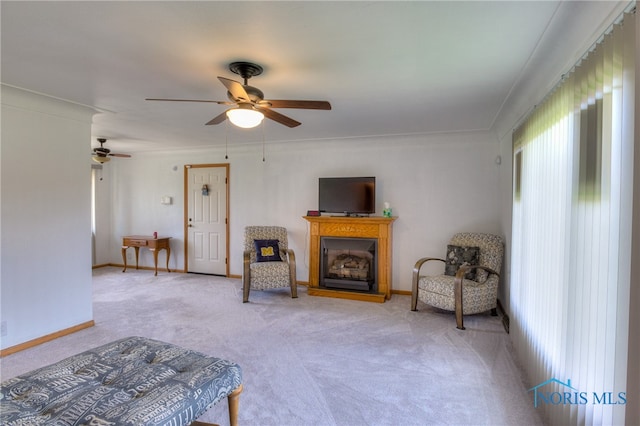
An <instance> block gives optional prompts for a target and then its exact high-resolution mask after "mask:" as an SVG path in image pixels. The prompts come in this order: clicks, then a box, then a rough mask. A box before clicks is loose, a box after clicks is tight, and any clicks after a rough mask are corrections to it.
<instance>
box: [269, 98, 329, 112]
mask: <svg viewBox="0 0 640 426" xmlns="http://www.w3.org/2000/svg"><path fill="white" fill-rule="evenodd" d="M264 103H265V104H268V105H269V106H270V107H271V108H297V109H324V110H330V109H331V104H330V103H329V102H327V101H288V100H277V99H269V100H265V101H264Z"/></svg>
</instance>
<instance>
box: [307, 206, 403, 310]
mask: <svg viewBox="0 0 640 426" xmlns="http://www.w3.org/2000/svg"><path fill="white" fill-rule="evenodd" d="M304 219H305V220H307V221H308V222H309V223H310V231H309V234H310V241H309V289H308V294H309V295H311V296H326V297H338V298H342V299H352V300H364V301H368V302H378V303H383V302H384V301H385V300H388V299H390V298H391V264H392V261H391V259H392V257H391V246H392V240H391V229H392V226H391V225H392V224H393V221H394V220H396V218H395V217H378V216H376V217H343V216H304ZM321 237H346V238H375V239H377V240H378V271H377V272H378V274H377V275H378V291H377V293H361V292H354V291H349V290H334V289H327V288H321V287H320V255H321V253H320V238H321Z"/></svg>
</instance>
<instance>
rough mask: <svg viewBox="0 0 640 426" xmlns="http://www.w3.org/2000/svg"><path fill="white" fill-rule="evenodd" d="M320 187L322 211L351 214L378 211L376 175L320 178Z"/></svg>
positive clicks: (319, 205) (320, 207) (319, 200)
mask: <svg viewBox="0 0 640 426" xmlns="http://www.w3.org/2000/svg"><path fill="white" fill-rule="evenodd" d="M318 187H319V197H318V209H319V210H320V211H321V212H324V213H344V214H346V215H351V214H373V213H375V211H376V178H375V177H335V178H320V179H319V185H318Z"/></svg>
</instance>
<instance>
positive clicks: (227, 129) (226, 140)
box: [224, 121, 229, 160]
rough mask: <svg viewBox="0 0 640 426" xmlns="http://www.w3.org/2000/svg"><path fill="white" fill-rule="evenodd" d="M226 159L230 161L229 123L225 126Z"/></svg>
mask: <svg viewBox="0 0 640 426" xmlns="http://www.w3.org/2000/svg"><path fill="white" fill-rule="evenodd" d="M224 159H225V160H228V159H229V122H228V121H227V123H226V124H225V132H224Z"/></svg>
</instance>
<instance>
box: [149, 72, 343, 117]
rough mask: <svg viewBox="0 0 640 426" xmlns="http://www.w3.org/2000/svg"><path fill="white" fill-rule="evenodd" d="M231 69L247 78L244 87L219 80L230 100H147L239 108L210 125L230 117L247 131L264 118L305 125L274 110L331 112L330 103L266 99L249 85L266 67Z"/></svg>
mask: <svg viewBox="0 0 640 426" xmlns="http://www.w3.org/2000/svg"><path fill="white" fill-rule="evenodd" d="M229 70H230V71H231V72H233V73H235V74H238V75H239V76H241V77H242V78H243V79H244V84H242V83H239V82H237V81H234V80H230V79H228V78H225V77H218V80H220V82H221V83H222V84H223V85H224V87H226V88H227V97H228V98H229V100H230V102H229V101H212V100H201V99H164V98H147V99H146V100H147V101H169V102H210V103H215V104H219V105H235V106H234V107H233V108H230V109H228V110H226V111H225V112H223V113H222V114H219V115H217V116H216V117H214V118H213V119H211V120H210V121H209V122H207V123H206V124H207V125H210V124H220V123H222V122H224V121H225V120H226V119H227V118H229V121H231V122H232V123H233V124H235V125H236V126H238V127H243V128H246V129H249V128H252V127H256V126H257V125H259V124H260V123H261V122H262V120H263V119H264V117H267V118H269V119H271V120H273V121H276V122H278V123H280V124H283V125H285V126H287V127H296V126H299V125H300V124H301V123H300V122H299V121H296V120H294V119H292V118H290V117H287V116H286V115H283V114H280V113H279V112H276V111H274V110H273V109H272V108H294V109H322V110H330V109H331V104H330V103H329V102H327V101H302V100H297V101H296V100H275V99H271V100H268V99H264V93H262V91H261V90H260V89H258V88H257V87H253V86H249V85H248V81H249V79H250V78H251V77H254V76H256V75H260V74H262V71H263V69H262V67H261V66H260V65H256V64H253V63H250V62H233V63H231V64H230V65H229Z"/></svg>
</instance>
